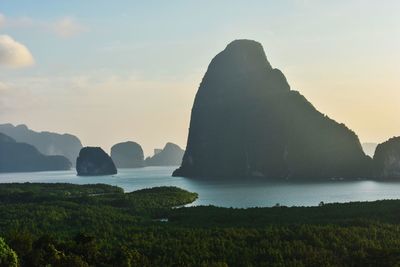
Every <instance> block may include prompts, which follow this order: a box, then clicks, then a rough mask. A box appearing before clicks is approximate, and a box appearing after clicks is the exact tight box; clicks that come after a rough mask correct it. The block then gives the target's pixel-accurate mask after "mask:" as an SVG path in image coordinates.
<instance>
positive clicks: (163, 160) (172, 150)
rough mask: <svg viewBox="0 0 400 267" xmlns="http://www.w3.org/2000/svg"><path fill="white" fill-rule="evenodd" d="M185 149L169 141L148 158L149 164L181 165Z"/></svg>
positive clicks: (147, 163)
mask: <svg viewBox="0 0 400 267" xmlns="http://www.w3.org/2000/svg"><path fill="white" fill-rule="evenodd" d="M184 153H185V151H184V150H183V149H181V148H180V147H179V146H178V145H175V144H173V143H167V144H166V145H165V147H164V148H163V149H162V150H161V151H160V152H159V153H157V154H155V155H154V156H152V157H148V158H146V165H147V166H179V164H180V163H181V162H182V157H183V154H184Z"/></svg>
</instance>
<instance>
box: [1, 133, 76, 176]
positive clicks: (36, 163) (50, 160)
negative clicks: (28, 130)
mask: <svg viewBox="0 0 400 267" xmlns="http://www.w3.org/2000/svg"><path fill="white" fill-rule="evenodd" d="M69 169H71V162H70V161H69V160H68V159H67V158H65V157H63V156H45V155H43V154H42V153H40V152H39V151H38V150H37V149H36V148H35V147H34V146H32V145H29V144H25V143H17V142H16V141H15V140H14V139H13V138H11V137H9V136H7V135H5V134H2V133H0V172H34V171H57V170H69Z"/></svg>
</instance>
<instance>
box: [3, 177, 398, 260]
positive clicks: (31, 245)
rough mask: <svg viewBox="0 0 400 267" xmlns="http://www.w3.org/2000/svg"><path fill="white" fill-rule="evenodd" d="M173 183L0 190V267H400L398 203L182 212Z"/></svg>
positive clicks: (188, 197)
mask: <svg viewBox="0 0 400 267" xmlns="http://www.w3.org/2000/svg"><path fill="white" fill-rule="evenodd" d="M197 197H198V195H197V194H196V193H192V192H188V191H185V190H182V189H180V188H176V187H156V188H150V189H143V190H138V191H134V192H131V193H124V191H123V190H122V189H121V188H119V187H115V186H109V185H104V184H95V185H72V184H37V183H24V184H17V183H13V184H0V202H1V204H0V218H1V220H0V236H1V238H0V266H1V267H2V266H32V267H33V266H205V267H206V266H207V267H208V266H211V267H212V266H316V267H317V266H400V227H399V223H400V201H399V200H384V201H375V202H354V203H346V204H324V203H321V204H320V205H319V206H318V207H285V206H276V207H272V208H248V209H234V208H218V207H213V206H200V207H181V206H182V205H185V204H188V203H191V202H193V201H194V200H195V199H196V198H197Z"/></svg>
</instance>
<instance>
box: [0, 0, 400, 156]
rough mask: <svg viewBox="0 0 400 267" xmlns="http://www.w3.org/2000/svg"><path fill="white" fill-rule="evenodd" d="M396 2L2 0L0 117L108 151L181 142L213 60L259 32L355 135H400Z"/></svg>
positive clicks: (296, 81) (292, 77)
mask: <svg viewBox="0 0 400 267" xmlns="http://www.w3.org/2000/svg"><path fill="white" fill-rule="evenodd" d="M399 14H400V1H398V0H393V1H389V0H376V1H367V0H363V1H361V0H359V1H349V0H342V1H340V0H338V1H322V0H321V1H312V0H309V1H307V0H303V1H295V0H291V1H282V0H279V1H264V0H263V1H232V0H229V1H228V0H227V1H221V0H220V1H214V0H210V1H206V0H201V1H188V0H181V1H163V0H160V1H140V2H139V1H117V0H116V1H99V0H91V1H90V0H86V1H82V0H68V1H53V0H47V1H45V0H42V1H28V0H26V1H22V0H1V1H0V123H6V122H11V123H14V124H20V123H24V124H27V125H28V126H29V127H30V128H33V129H34V130H50V131H55V132H60V133H64V132H68V133H72V134H75V135H77V136H78V137H79V138H80V139H81V141H82V142H83V144H84V145H91V146H92V145H99V146H102V147H103V148H104V149H106V150H109V148H110V146H111V145H112V144H114V143H117V142H120V141H126V140H133V141H136V142H139V143H140V144H142V146H143V148H144V150H145V153H146V154H150V153H151V151H152V149H153V148H155V147H162V146H163V145H164V144H165V143H166V142H167V141H171V142H174V143H177V144H179V145H181V146H182V147H184V146H185V144H186V138H187V129H188V125H189V118H190V109H191V106H192V104H193V99H194V95H195V93H196V91H197V88H198V85H199V83H200V81H201V78H202V76H203V74H204V72H205V71H206V68H207V66H208V63H209V62H210V60H211V59H212V57H213V56H215V55H216V54H217V53H218V52H220V51H221V50H223V49H224V48H225V46H226V45H227V44H228V43H229V42H230V41H232V40H234V39H241V38H246V39H254V40H257V41H259V42H261V43H262V44H263V46H264V49H265V51H266V54H267V57H268V59H269V61H270V62H271V64H272V65H273V66H274V67H277V68H279V69H281V70H282V71H283V73H284V74H285V75H286V77H287V79H288V81H289V83H290V85H291V87H292V89H295V90H299V91H300V92H301V93H302V94H303V95H305V96H306V97H307V98H308V99H309V100H310V101H311V102H312V103H313V104H314V105H315V106H316V107H317V108H318V109H319V110H320V111H321V112H323V113H325V114H327V115H329V116H330V117H332V118H334V119H335V120H337V121H339V122H343V123H345V124H346V125H347V126H348V127H350V128H351V129H353V130H354V131H355V132H356V133H357V134H358V136H359V137H360V139H361V141H362V142H365V141H374V142H380V141H384V140H386V139H388V138H389V137H392V136H395V135H397V136H398V135H400V16H399Z"/></svg>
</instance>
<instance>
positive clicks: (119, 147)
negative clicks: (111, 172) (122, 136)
mask: <svg viewBox="0 0 400 267" xmlns="http://www.w3.org/2000/svg"><path fill="white" fill-rule="evenodd" d="M111 158H112V160H113V161H114V163H115V165H116V166H117V168H141V167H144V153H143V149H142V147H141V146H140V145H139V144H138V143H136V142H131V141H128V142H123V143H118V144H115V145H114V146H112V147H111Z"/></svg>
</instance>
